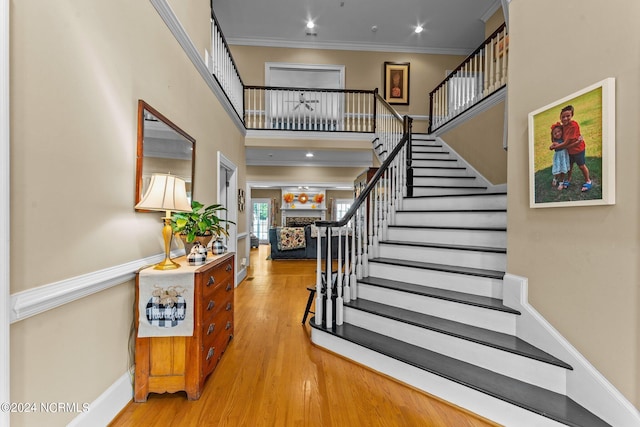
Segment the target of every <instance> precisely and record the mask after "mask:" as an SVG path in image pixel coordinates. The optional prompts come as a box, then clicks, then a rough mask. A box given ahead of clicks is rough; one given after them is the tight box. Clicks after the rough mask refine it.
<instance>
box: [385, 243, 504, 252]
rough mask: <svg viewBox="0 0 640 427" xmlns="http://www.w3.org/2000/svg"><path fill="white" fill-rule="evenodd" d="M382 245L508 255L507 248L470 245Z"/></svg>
mask: <svg viewBox="0 0 640 427" xmlns="http://www.w3.org/2000/svg"><path fill="white" fill-rule="evenodd" d="M380 244H381V245H396V246H397V245H399V246H412V247H420V248H434V249H453V250H462V251H470V252H492V253H499V254H506V253H507V250H506V249H505V248H492V247H488V246H468V245H450V244H439V243H422V242H405V241H401V240H383V241H381V242H380Z"/></svg>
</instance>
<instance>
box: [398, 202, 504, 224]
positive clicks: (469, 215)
mask: <svg viewBox="0 0 640 427" xmlns="http://www.w3.org/2000/svg"><path fill="white" fill-rule="evenodd" d="M403 208H404V209H406V208H405V207H404V205H403ZM393 225H434V226H440V227H506V226H507V213H506V212H505V211H498V212H422V211H415V212H411V211H406V210H404V211H398V212H396V222H395V224H393Z"/></svg>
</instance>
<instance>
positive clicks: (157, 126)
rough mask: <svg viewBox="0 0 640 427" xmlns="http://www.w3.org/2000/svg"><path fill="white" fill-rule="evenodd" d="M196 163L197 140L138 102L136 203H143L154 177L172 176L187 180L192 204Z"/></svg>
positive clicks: (155, 111)
mask: <svg viewBox="0 0 640 427" xmlns="http://www.w3.org/2000/svg"><path fill="white" fill-rule="evenodd" d="M195 163H196V140H195V139H193V138H192V137H191V136H189V135H188V134H187V133H186V132H185V131H183V130H182V129H180V128H179V127H178V126H176V125H175V124H174V123H173V122H172V121H171V120H169V119H167V118H166V117H165V116H164V115H162V114H161V113H160V112H158V111H157V110H156V109H155V108H153V107H151V106H150V105H149V104H147V103H146V102H144V101H143V100H139V101H138V150H137V159H136V200H135V203H136V204H137V203H138V202H139V201H140V200H141V199H142V196H143V195H144V193H145V191H147V188H148V186H149V181H150V180H151V175H152V174H154V173H170V174H172V175H176V176H179V177H180V178H182V179H184V180H185V183H186V185H187V197H188V198H189V202H191V200H192V194H193V177H194V172H195ZM138 210H140V209H138ZM142 211H144V210H142Z"/></svg>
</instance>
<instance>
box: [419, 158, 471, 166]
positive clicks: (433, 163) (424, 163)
mask: <svg viewBox="0 0 640 427" xmlns="http://www.w3.org/2000/svg"><path fill="white" fill-rule="evenodd" d="M411 166H413V167H433V166H435V167H456V166H464V165H462V164H460V162H458V161H457V160H456V161H451V160H445V159H432V160H413V161H412V162H411Z"/></svg>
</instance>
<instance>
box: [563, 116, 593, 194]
mask: <svg viewBox="0 0 640 427" xmlns="http://www.w3.org/2000/svg"><path fill="white" fill-rule="evenodd" d="M573 113H574V110H573V105H567V106H566V107H564V108H563V109H562V111H560V122H561V123H562V137H563V140H564V142H563V143H562V144H557V145H556V146H555V147H554V149H557V148H566V149H567V151H568V152H569V162H570V164H569V173H568V174H567V180H566V181H565V182H564V188H567V187H569V182H570V181H571V173H572V172H573V164H574V163H576V164H577V165H578V167H579V168H580V170H581V171H582V175H584V181H585V182H584V184H582V191H589V190H590V189H591V179H590V178H589V169H588V168H587V165H586V164H585V163H586V158H585V149H586V145H585V143H584V138H582V135H581V134H580V126H579V125H578V122H576V121H575V120H573ZM554 145H555V144H554Z"/></svg>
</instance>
